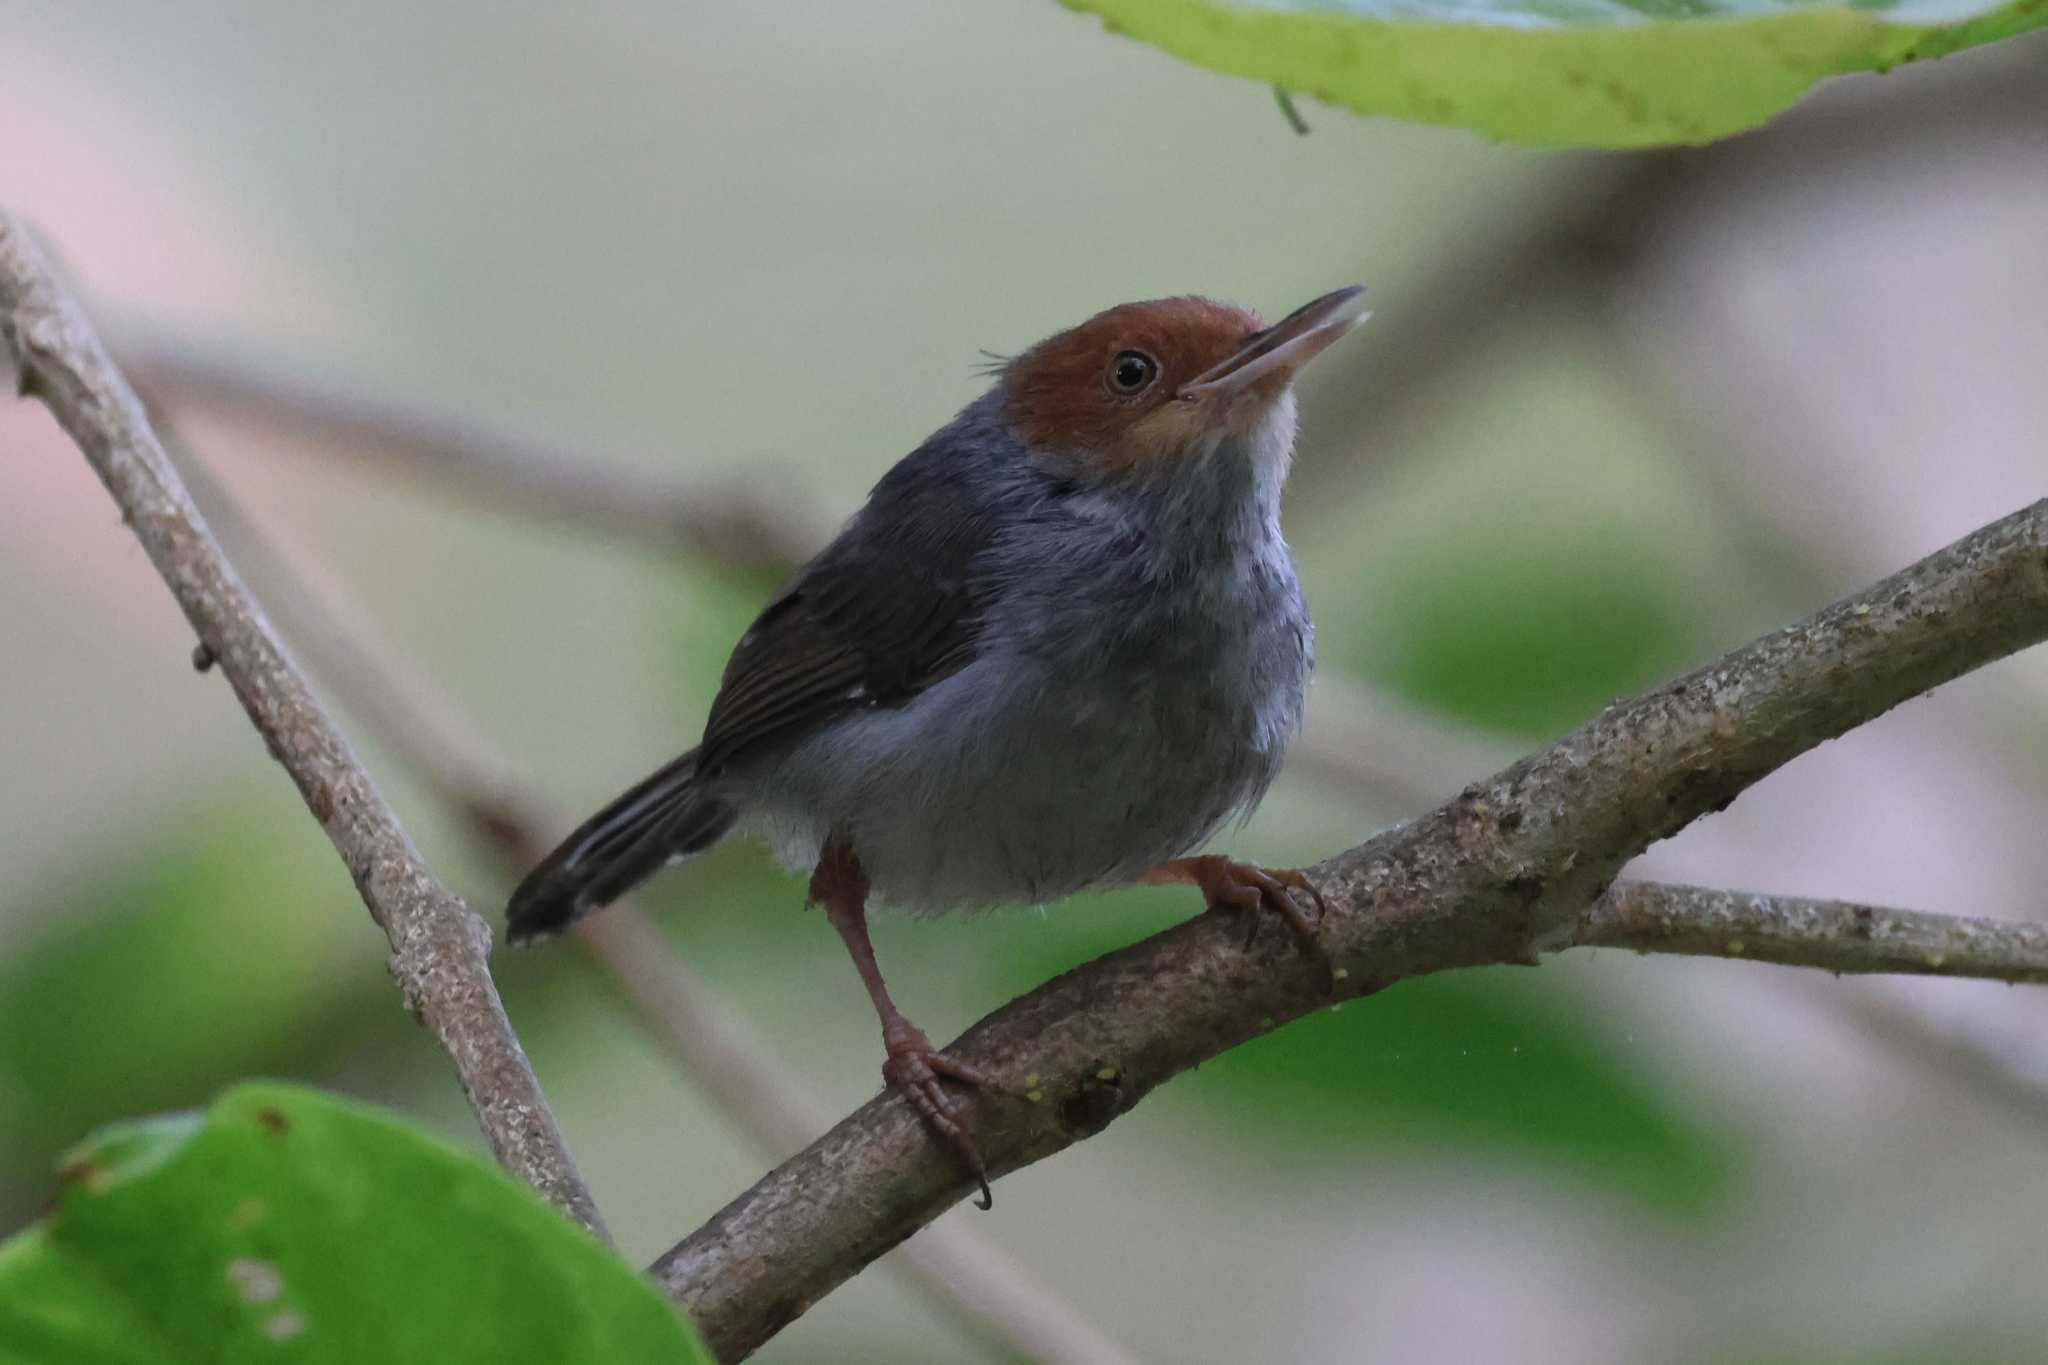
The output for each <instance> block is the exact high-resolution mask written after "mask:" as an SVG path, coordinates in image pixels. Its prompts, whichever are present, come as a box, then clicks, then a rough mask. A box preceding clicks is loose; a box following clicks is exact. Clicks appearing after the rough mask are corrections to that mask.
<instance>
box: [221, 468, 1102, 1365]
mask: <svg viewBox="0 0 2048 1365" xmlns="http://www.w3.org/2000/svg"><path fill="white" fill-rule="evenodd" d="M181 464H182V465H183V467H184V471H185V477H186V481H187V482H188V483H189V484H190V485H191V486H192V488H193V489H194V491H195V492H196V493H197V494H198V496H199V500H200V502H201V503H202V505H203V506H204V507H205V508H206V510H207V513H208V515H209V516H210V517H211V519H212V520H213V522H214V523H215V524H216V525H217V526H219V527H220V530H221V535H222V538H223V539H225V540H226V541H228V543H230V544H231V545H233V546H234V548H235V552H236V557H237V558H238V559H239V560H240V561H241V562H243V563H244V564H245V565H247V566H248V568H249V572H250V574H251V575H252V577H253V578H254V579H255V580H256V581H257V582H258V583H259V584H260V585H261V586H262V588H263V591H264V596H265V597H266V598H267V599H268V600H269V601H270V602H271V603H272V607H273V610H275V611H276V612H277V614H278V616H279V618H280V620H281V621H282V622H283V623H284V625H285V627H286V629H287V630H288V631H289V633H290V634H291V635H292V636H293V638H294V639H295V640H297V641H298V643H299V646H300V648H301V649H302V650H304V651H305V653H306V655H307V657H308V659H309V660H310V661H311V663H312V665H313V667H314V669H315V671H316V672H318V673H319V674H321V675H322V676H324V677H325V678H326V679H327V681H328V682H329V684H330V685H331V686H332V687H333V688H334V691H335V695H336V697H337V699H338V700H339V701H340V702H341V703H342V704H343V705H345V706H347V707H349V708H351V709H353V710H354V711H356V712H357V713H358V714H359V715H361V717H362V718H363V719H364V720H365V721H366V722H368V723H369V724H370V725H372V726H374V727H375V728H376V729H377V730H379V731H381V732H382V733H383V734H384V735H385V737H386V738H387V739H388V740H389V741H391V743H392V746H393V749H394V751H395V752H396V753H398V754H399V755H401V756H402V757H403V758H404V760H405V761H406V762H407V763H408V764H410V765H411V766H412V767H413V768H414V769H415V771H416V772H417V773H418V774H419V775H420V776H421V777H422V778H423V779H425V781H426V782H427V784H428V785H429V786H430V788H431V789H432V790H433V791H434V793H435V794H436V796H438V797H439V798H440V799H441V800H442V802H443V803H444V804H446V805H447V806H449V807H450V808H451V809H452V810H454V811H456V812H457V813H458V814H459V815H461V816H462V817H463V819H464V821H465V823H466V824H467V825H468V827H469V828H470V830H471V832H472V833H473V834H475V835H476V836H477V838H478V840H479V842H481V843H483V844H484V845H485V846H486V847H487V848H488V849H489V850H490V851H491V852H492V853H494V854H495V855H497V856H498V858H499V859H500V860H501V862H502V865H503V866H504V868H505V870H506V872H507V874H508V875H510V876H517V875H519V874H520V873H522V872H524V871H525V870H526V869H527V868H528V867H531V866H532V865H533V863H534V862H535V861H536V860H538V859H539V858H540V857H541V855H542V854H544V853H545V852H546V851H547V843H546V839H545V836H544V834H543V833H542V831H544V830H548V829H558V828H564V827H566V822H563V821H559V820H550V819H548V818H545V817H543V816H541V815H539V814H538V813H537V812H538V811H539V810H540V809H541V808H542V805H543V803H542V802H541V800H540V799H539V798H538V797H537V796H536V795H535V794H534V793H533V792H531V791H529V790H525V789H522V788H521V787H520V786H519V785H518V784H517V782H516V781H515V780H514V779H513V777H512V776H511V775H510V774H511V765H510V764H509V763H508V762H507V761H506V760H505V758H504V757H503V756H502V755H500V754H498V753H496V752H494V751H493V750H492V748H491V746H490V745H489V744H488V743H487V742H486V741H485V740H484V739H483V738H482V737H481V736H480V735H478V734H477V733H476V731H475V730H474V729H473V728H472V727H471V726H470V725H469V724H468V722H467V720H466V719H465V718H464V717H463V716H462V715H461V714H460V713H459V712H458V711H457V710H456V708H455V707H454V706H452V705H451V704H449V702H448V701H447V699H446V698H445V697H443V696H442V695H440V694H439V693H438V692H437V690H436V689H435V688H434V687H433V686H432V685H431V684H430V683H429V682H427V681H426V680H425V679H424V678H423V677H422V676H421V675H420V673H419V671H418V670H417V669H416V668H414V667H412V666H411V664H410V663H409V661H408V660H406V659H405V658H404V657H403V655H401V654H400V653H399V652H398V651H397V650H395V649H393V648H392V647H391V646H390V644H389V642H388V641H387V640H385V639H384V638H383V636H382V634H381V632H380V631H379V630H378V629H376V628H375V626H374V625H372V624H371V622H370V621H369V618H368V616H367V614H366V613H364V612H362V611H360V610H359V609H357V608H356V607H355V606H354V604H353V603H352V602H351V601H350V600H349V599H348V597H347V595H346V594H344V593H341V592H339V591H338V590H336V589H335V588H333V587H332V586H331V585H329V584H327V583H325V582H323V581H321V579H320V577H319V576H317V575H315V574H313V573H312V572H311V571H309V570H308V569H307V568H306V567H305V565H304V564H303V562H302V559H301V557H299V556H294V555H288V554H286V553H285V552H284V551H282V550H280V549H279V548H278V546H277V545H276V544H275V542H274V541H273V540H272V538H271V537H270V536H269V535H267V534H266V533H265V532H264V531H263V530H262V529H261V528H260V527H258V526H257V525H256V524H255V522H254V520H253V519H252V518H250V517H249V516H248V515H247V514H246V513H245V512H243V511H242V509H241V508H240V507H239V506H238V505H237V503H236V501H235V500H234V498H233V497H232V496H231V495H230V494H229V493H228V492H227V491H226V490H225V489H224V488H222V487H220V485H219V484H218V483H217V482H216V481H215V480H214V479H213V477H212V475H211V474H209V473H208V472H207V471H206V467H205V465H204V464H203V463H201V462H199V461H198V460H196V459H193V458H190V457H189V456H186V457H184V458H182V459H181ZM574 933H575V935H576V939H577V942H578V943H579V945H580V946H581V947H582V948H583V950H584V951H585V952H586V953H587V954H588V955H589V956H590V957H591V958H592V959H593V960H594V961H595V962H596V963H597V964H598V965H599V967H600V968H602V969H603V970H604V971H605V972H606V973H608V974H609V975H610V977H611V979H612V982H613V984H614V985H615V986H616V987H617V988H618V990H619V992H620V994H621V995H623V996H624V997H625V999H626V1001H627V1002H628V1003H629V1004H630V1005H631V1006H632V1016H633V1020H634V1023H635V1024H636V1025H637V1026H638V1027H639V1028H640V1029H641V1030H642V1031H643V1032H644V1033H646V1034H647V1036H648V1037H649V1038H650V1039H651V1040H652V1041H653V1042H654V1044H655V1045H656V1046H657V1047H659V1048H660V1049H661V1050H662V1051H663V1052H664V1053H666V1054H667V1055H668V1056H669V1057H670V1058H671V1059H673V1060H674V1062H675V1063H676V1067H677V1070H678V1071H679V1072H680V1073H681V1074H682V1075H683V1076H684V1077H685V1078H686V1079H687V1080H688V1081H689V1082H690V1083H692V1084H694V1085H695V1086H697V1087H698V1088H699V1089H701V1090H702V1091H703V1092H704V1093H705V1094H706V1095H708V1096H709V1097H710V1099H711V1101H712V1102H713V1103H714V1104H715V1105H716V1106H717V1107H718V1108H719V1109H720V1110H722V1111H723V1112H724V1113H725V1114H727V1115H728V1116H729V1117H730V1118H731V1119H732V1120H733V1121H734V1122H735V1124H737V1126H738V1127H739V1129H740V1131H741V1132H742V1133H743V1134H745V1135H746V1137H747V1138H748V1140H749V1141H750V1142H752V1143H753V1145H754V1146H755V1148H756V1149H757V1150H758V1151H760V1152H761V1153H762V1155H763V1157H764V1158H766V1159H769V1160H772V1159H774V1158H776V1157H778V1156H781V1155H783V1154H785V1153H787V1152H790V1151H792V1150H795V1149H797V1148H800V1147H802V1146H803V1145H804V1144H805V1143H807V1142H809V1141H811V1140H812V1139H813V1138H815V1137H816V1136H817V1135H818V1134H819V1133H821V1132H823V1131H824V1130H825V1128H826V1127H827V1126H828V1125H829V1123H830V1122H831V1116H830V1115H829V1114H828V1113H827V1112H826V1111H825V1110H823V1109H822V1108H821V1107H820V1106H819V1105H818V1104H817V1103H816V1102H815V1101H814V1100H813V1099H812V1097H811V1096H810V1095H809V1094H808V1093H806V1091H805V1089H804V1086H803V1084H802V1082H801V1081H799V1080H798V1079H797V1078H796V1077H795V1076H794V1075H792V1074H791V1073H790V1072H789V1071H788V1069H787V1068H785V1067H784V1066H782V1064H781V1063H780V1062H779V1061H778V1060H777V1059H776V1057H775V1055H774V1053H773V1052H772V1051H771V1050H770V1049H769V1048H768V1047H767V1046H766V1045H764V1044H763V1043H762V1042H761V1041H760V1040H759V1038H757V1037H756V1036H755V1035H754V1034H753V1032H752V1030H750V1029H749V1028H747V1026H746V1025H745V1024H744V1023H743V1022H742V1021H741V1020H740V1019H739V1018H738V1017H737V1016H736V1015H734V1014H733V1013H732V1011H730V1010H728V1009H726V1008H725V1007H723V1006H722V1005H721V1004H720V1003H719V1001H718V999H717V996H716V994H715V993H714V992H713V991H712V990H711V989H710V988H709V987H708V986H706V985H705V984H704V982H703V981H701V980H700V979H699V978H698V976H697V974H696V972H695V971H694V970H693V969H692V968H691V967H690V965H689V964H688V963H687V962H685V961H684V960H683V958H682V956H681V955H680V954H679V953H677V951H676V949H675V945H674V944H673V943H672V942H671V941H670V940H669V937H668V935H667V934H665V933H663V932H662V931H661V929H660V927H659V926H658V925H656V924H655V922H654V921H653V919H651V918H650V917H649V916H648V915H647V914H646V913H645V912H644V911H642V910H641V909H640V908H639V907H638V906H637V905H635V904H633V903H632V902H631V900H630V899H628V900H622V901H620V902H618V903H616V904H614V905H613V906H612V907H611V908H610V909H609V910H607V911H606V912H605V913H604V914H603V915H600V916H596V917H593V918H591V919H586V920H583V921H581V922H580V923H579V924H578V925H577V926H576V929H575V931H574ZM884 1264H887V1265H891V1266H893V1267H895V1268H896V1269H897V1270H898V1271H899V1272H900V1273H902V1274H903V1275H904V1276H905V1277H906V1278H907V1279H908V1280H909V1282H910V1284H911V1286H912V1288H914V1289H915V1290H917V1292H918V1293H920V1294H921V1295H923V1296H924V1298H925V1300H926V1301H927V1302H928V1303H929V1304H931V1305H932V1307H933V1308H935V1309H936V1310H938V1311H939V1312H940V1313H942V1314H944V1315H945V1316H947V1317H949V1318H951V1319H952V1320H953V1321H954V1322H955V1323H957V1324H958V1325H959V1326H960V1327H961V1328H962V1329H963V1330H964V1331H965V1332H966V1333H967V1334H968V1335H969V1336H971V1337H973V1338H975V1339H978V1340H980V1341H982V1342H984V1343H985V1344H986V1345H987V1346H988V1347H989V1349H990V1350H991V1352H993V1353H994V1354H997V1355H1000V1356H1002V1357H1004V1358H1006V1359H1019V1360H1028V1361H1036V1362H1044V1365H1133V1362H1134V1358H1133V1357H1132V1356H1130V1355H1129V1354H1128V1353H1126V1352H1125V1351H1124V1350H1123V1349H1122V1348H1121V1347H1119V1346H1117V1345H1116V1344H1115V1343H1114V1342H1112V1341H1111V1340H1110V1339H1109V1338H1108V1337H1107V1336H1105V1335H1104V1334H1103V1333H1102V1331H1101V1330H1100V1329H1099V1328H1097V1327H1096V1326H1095V1325H1094V1324H1093V1323H1091V1322H1089V1321H1088V1320H1087V1319H1086V1318H1085V1317H1083V1316H1082V1315H1081V1314H1080V1313H1079V1312H1078V1311H1077V1310H1076V1309H1075V1308H1074V1306H1073V1305H1072V1304H1070V1303H1068V1302H1066V1301H1065V1300H1063V1299H1062V1298H1061V1297H1060V1296H1059V1295H1058V1294H1056V1293H1055V1292H1053V1291H1052V1290H1051V1289H1050V1288H1048V1287H1046V1286H1045V1285H1043V1284H1041V1283H1039V1282H1038V1281H1037V1279H1036V1278H1035V1277H1034V1276H1033V1275H1032V1274H1031V1273H1030V1272H1029V1271H1028V1270H1026V1269H1025V1268H1024V1267H1023V1266H1022V1265H1020V1264H1018V1263H1017V1262H1016V1261H1015V1260H1014V1259H1013V1258H1012V1257H1010V1256H1008V1255H1007V1254H1005V1253H1004V1252H1002V1251H1000V1250H998V1249H997V1248H996V1247H994V1246H993V1245H992V1244H990V1243H989V1242H987V1241H986V1240H984V1239H983V1238H982V1237H980V1236H979V1235H977V1234H976V1233H974V1232H972V1231H971V1230H969V1229H966V1228H963V1227H957V1226H952V1225H947V1226H943V1227H935V1228H931V1229H929V1230H928V1231H927V1232H926V1234H925V1235H924V1236H922V1237H919V1238H917V1239H916V1240H915V1241H912V1242H909V1243H906V1244H905V1245H904V1246H903V1247H901V1248H900V1249H899V1250H898V1251H897V1253H896V1254H895V1256H894V1258H893V1259H891V1260H889V1261H886V1262H884Z"/></svg>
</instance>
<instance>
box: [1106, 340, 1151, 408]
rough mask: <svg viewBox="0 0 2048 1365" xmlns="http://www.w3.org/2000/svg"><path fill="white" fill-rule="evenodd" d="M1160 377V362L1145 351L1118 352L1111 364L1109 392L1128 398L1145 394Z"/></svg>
mask: <svg viewBox="0 0 2048 1365" xmlns="http://www.w3.org/2000/svg"><path fill="white" fill-rule="evenodd" d="M1158 377H1159V362H1158V361H1156V360H1154V359H1153V358H1152V357H1151V356H1149V355H1146V354H1145V353H1144V352H1143V351H1118V352H1117V355H1116V359H1114V360H1112V361H1110V362H1109V390H1110V392H1111V393H1116V394H1121V395H1123V396H1124V397H1126V398H1128V397H1130V396H1131V395H1133V394H1138V393H1143V392H1144V391H1145V390H1146V389H1148V388H1150V387H1151V385H1152V381H1153V380H1155V379H1157V378H1158Z"/></svg>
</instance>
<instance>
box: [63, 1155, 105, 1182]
mask: <svg viewBox="0 0 2048 1365" xmlns="http://www.w3.org/2000/svg"><path fill="white" fill-rule="evenodd" d="M99 1169H100V1163H99V1162H97V1161H94V1160H93V1159H92V1158H91V1157H89V1156H82V1157H80V1158H78V1160H76V1161H67V1162H65V1163H64V1164H63V1165H62V1166H59V1167H58V1168H57V1184H58V1185H59V1186H60V1187H61V1186H64V1185H83V1184H84V1183H85V1182H86V1181H88V1180H90V1179H92V1178H93V1176H95V1175H97V1174H98V1173H99Z"/></svg>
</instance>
